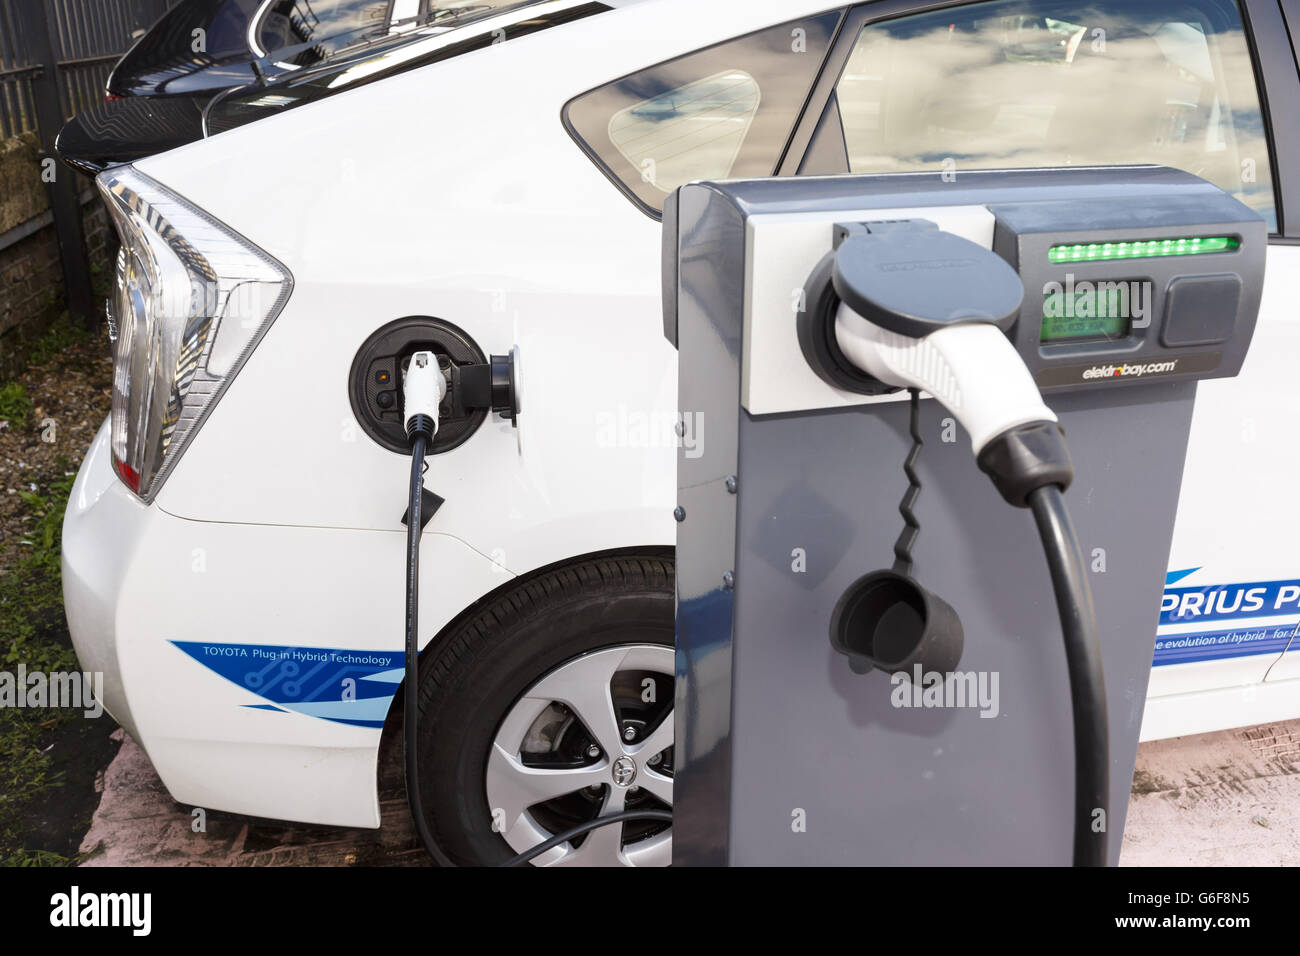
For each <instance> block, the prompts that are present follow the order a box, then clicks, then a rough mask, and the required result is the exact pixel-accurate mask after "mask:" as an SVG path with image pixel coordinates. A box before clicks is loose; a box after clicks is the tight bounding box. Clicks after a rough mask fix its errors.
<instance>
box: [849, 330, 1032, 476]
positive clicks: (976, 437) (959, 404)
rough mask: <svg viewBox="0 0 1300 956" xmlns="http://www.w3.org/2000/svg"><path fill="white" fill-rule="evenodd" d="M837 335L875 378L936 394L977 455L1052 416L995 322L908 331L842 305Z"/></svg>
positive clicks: (857, 364)
mask: <svg viewBox="0 0 1300 956" xmlns="http://www.w3.org/2000/svg"><path fill="white" fill-rule="evenodd" d="M835 339H836V342H837V343H838V344H839V347H840V350H841V351H842V352H843V353H844V356H845V357H846V358H847V359H849V361H851V362H852V363H853V364H854V365H856V366H857V367H858V368H860V369H862V370H863V371H864V372H866V373H868V374H869V375H871V376H872V377H873V378H876V379H879V380H880V381H881V382H884V383H885V384H886V385H892V386H895V387H898V388H921V389H923V390H924V391H926V392H928V393H929V394H931V395H933V396H934V397H935V398H937V399H938V400H939V401H940V403H942V404H943V406H944V407H945V408H947V409H948V410H949V411H950V412H952V414H953V415H954V416H956V418H957V420H958V421H959V422H961V424H962V427H963V428H965V429H966V431H967V432H968V433H969V434H970V437H971V445H972V447H973V449H974V451H975V454H976V455H978V454H979V453H980V452H981V451H983V450H984V446H985V445H987V444H988V443H989V441H990V440H991V439H992V438H994V437H995V436H997V435H1000V434H1002V433H1003V432H1007V431H1009V430H1011V429H1012V428H1015V427H1016V426H1018V425H1026V424H1029V423H1030V422H1055V421H1056V414H1055V413H1054V412H1053V411H1052V410H1051V409H1050V408H1048V407H1047V406H1046V405H1045V404H1044V403H1043V397H1042V395H1041V394H1039V391H1038V386H1036V385H1035V384H1034V380H1033V378H1032V377H1031V376H1030V374H1029V370H1028V369H1026V368H1025V363H1024V360H1023V359H1021V357H1020V353H1019V352H1017V351H1016V349H1015V346H1013V345H1012V344H1011V341H1010V340H1009V339H1008V338H1007V336H1006V333H1004V332H1003V331H1002V330H1001V329H999V328H998V327H997V326H996V325H990V324H985V323H980V322H969V323H961V324H957V325H949V326H945V327H943V328H940V329H937V330H935V331H933V332H931V333H929V334H928V335H924V336H922V337H920V338H913V337H912V336H909V335H900V334H899V333H897V332H891V331H889V330H888V329H885V328H881V327H880V326H879V325H875V324H874V323H872V322H869V321H867V320H866V319H865V318H863V317H862V316H860V315H858V313H857V312H855V311H854V310H853V309H851V308H849V306H848V305H845V304H841V305H840V308H839V312H838V314H837V315H836V319H835Z"/></svg>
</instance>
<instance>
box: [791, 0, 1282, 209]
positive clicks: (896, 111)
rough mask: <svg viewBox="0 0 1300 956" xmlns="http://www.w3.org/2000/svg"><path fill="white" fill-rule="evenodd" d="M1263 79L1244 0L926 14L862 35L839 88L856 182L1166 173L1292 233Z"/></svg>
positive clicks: (1014, 0) (991, 5)
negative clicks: (1120, 168)
mask: <svg viewBox="0 0 1300 956" xmlns="http://www.w3.org/2000/svg"><path fill="white" fill-rule="evenodd" d="M1254 77H1255V71H1254V68H1253V65H1252V61H1251V55H1250V50H1249V47H1248V45H1247V41H1246V36H1245V30H1244V28H1243V26H1242V20H1241V15H1240V12H1239V11H1238V9H1237V5H1236V4H1235V3H1233V2H1231V0H1178V2H1166V0H1154V2H1141V3H1139V2H1126V0H1101V2H1096V3H1093V2H1075V3H1062V2H1059V0H996V2H984V3H973V4H970V5H969V6H962V7H956V8H948V9H944V10H938V11H933V12H929V13H919V14H916V15H914V16H904V17H900V18H898V19H894V20H886V21H880V22H875V23H868V24H866V25H865V26H864V27H863V28H862V31H861V33H860V34H859V35H858V38H857V41H856V44H855V46H854V48H853V51H852V53H851V54H850V56H849V60H848V63H847V65H846V67H845V69H844V72H843V74H842V75H841V76H840V78H839V81H838V83H837V85H836V89H835V105H837V106H838V110H839V115H840V120H841V123H842V133H843V144H842V148H843V151H844V153H842V154H841V155H844V154H846V155H847V163H848V168H849V171H850V172H854V173H883V172H896V171H918V170H932V171H938V172H944V171H947V172H950V173H952V174H953V175H960V173H961V170H963V169H968V170H971V169H1001V168H1008V167H1027V166H1089V165H1112V164H1122V163H1159V164H1162V165H1166V166H1173V167H1176V168H1178V169H1183V170H1186V171H1187V172H1190V173H1194V174H1196V175H1197V176H1200V177H1202V178H1203V179H1207V180H1209V181H1210V182H1212V183H1214V184H1215V185H1217V186H1219V187H1220V188H1221V189H1223V190H1225V191H1226V192H1228V193H1230V194H1232V195H1234V196H1236V197H1237V198H1238V199H1240V200H1241V201H1242V202H1244V203H1245V204H1246V205H1248V206H1250V207H1251V208H1253V209H1255V210H1256V211H1257V212H1259V213H1260V214H1261V215H1263V216H1264V217H1265V218H1266V219H1267V220H1268V222H1269V228H1270V231H1273V232H1276V231H1277V218H1276V206H1275V199H1274V192H1273V176H1272V170H1271V168H1270V165H1269V149H1268V141H1267V138H1266V132H1265V123H1264V117H1263V113H1262V111H1261V109H1260V101H1259V94H1258V93H1257V91H1256V89H1255V81H1254ZM826 127H827V123H825V122H823V123H822V124H821V127H820V128H819V131H818V140H822V139H823V134H824V131H825V128H826ZM816 145H817V146H818V147H819V148H821V149H823V150H824V149H825V148H826V147H825V143H824V141H823V142H821V143H817V144H816ZM837 145H838V144H837Z"/></svg>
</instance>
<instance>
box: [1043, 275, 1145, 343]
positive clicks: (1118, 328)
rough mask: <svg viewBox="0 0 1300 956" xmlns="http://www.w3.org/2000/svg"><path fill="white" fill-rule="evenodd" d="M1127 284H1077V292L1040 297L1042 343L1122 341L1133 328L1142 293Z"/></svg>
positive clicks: (1062, 292) (1052, 292) (1051, 293)
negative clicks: (1091, 340)
mask: <svg viewBox="0 0 1300 956" xmlns="http://www.w3.org/2000/svg"><path fill="white" fill-rule="evenodd" d="M1131 285H1132V283H1128V282H1097V283H1080V284H1079V286H1078V287H1077V288H1067V289H1062V290H1061V291H1055V290H1051V289H1049V291H1048V292H1046V293H1045V294H1044V295H1043V327H1042V334H1041V335H1040V339H1041V341H1043V342H1045V343H1047V342H1077V341H1081V340H1087V339H1122V338H1124V337H1125V336H1127V335H1128V334H1129V330H1130V328H1131V327H1132V322H1133V316H1134V314H1135V313H1134V309H1135V308H1136V307H1140V306H1141V305H1142V299H1143V298H1144V297H1143V296H1142V294H1141V290H1140V289H1139V290H1137V291H1136V292H1135V290H1133V289H1131V288H1130V286H1131Z"/></svg>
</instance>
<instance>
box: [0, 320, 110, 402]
mask: <svg viewBox="0 0 1300 956" xmlns="http://www.w3.org/2000/svg"><path fill="white" fill-rule="evenodd" d="M91 337H92V333H90V332H89V331H87V329H86V326H85V324H84V323H83V322H81V321H79V320H78V319H76V318H74V317H73V315H72V313H70V312H62V313H60V314H59V315H58V317H57V318H55V319H54V320H53V321H52V322H51V323H50V325H49V328H47V329H46V330H45V333H44V334H43V335H42V336H41V337H40V338H39V339H37V340H36V342H35V343H33V344H32V347H31V348H30V349H28V351H27V364H28V365H31V366H41V365H44V364H45V363H46V362H48V361H49V360H50V359H52V358H54V357H55V356H57V355H61V354H63V353H64V352H66V351H67V350H68V349H69V348H71V347H72V346H74V345H80V344H81V343H82V342H85V341H86V340H87V339H89V338H91ZM6 387H8V386H6ZM2 417H3V416H2V415H0V418H2Z"/></svg>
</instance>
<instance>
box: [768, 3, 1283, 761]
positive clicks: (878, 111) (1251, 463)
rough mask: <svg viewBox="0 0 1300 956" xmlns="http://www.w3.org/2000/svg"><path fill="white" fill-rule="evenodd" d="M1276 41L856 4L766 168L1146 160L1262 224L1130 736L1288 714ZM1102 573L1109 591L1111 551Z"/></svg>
mask: <svg viewBox="0 0 1300 956" xmlns="http://www.w3.org/2000/svg"><path fill="white" fill-rule="evenodd" d="M1296 5H1297V4H1295V3H1290V4H1288V6H1290V7H1292V8H1294V7H1295V6H1296ZM1294 16H1295V19H1294V20H1293V25H1300V14H1295V15H1294ZM1287 36H1288V34H1287V32H1286V29H1285V25H1284V24H1283V22H1282V13H1281V9H1280V8H1279V6H1278V3H1277V0H1263V2H1255V0H1246V2H1243V3H1237V2H1234V0H1190V2H1183V3H1177V4H1174V3H1165V2H1161V0H1157V2H1142V3H1139V2H1136V0H1103V2H1101V3H1085V2H1083V0H1073V2H1058V0H980V2H974V3H971V2H958V3H948V4H942V5H936V4H933V3H929V4H921V3H917V2H910V0H886V2H880V3H872V4H866V5H863V6H859V7H857V8H854V10H853V11H852V12H851V13H850V15H849V17H848V18H847V20H846V23H845V24H844V27H843V29H842V30H841V31H840V34H839V37H838V39H837V41H836V45H835V48H834V49H833V51H832V54H831V56H830V57H829V59H828V66H827V69H826V70H825V71H824V72H823V75H822V76H821V78H820V79H819V82H818V84H817V87H816V89H815V91H814V95H813V96H812V98H811V100H810V102H811V103H812V104H816V108H815V109H810V110H809V111H808V112H807V113H806V115H805V116H804V118H803V120H802V121H801V123H800V125H799V127H798V129H797V130H796V132H795V134H794V137H793V139H792V142H791V145H790V148H789V149H788V150H787V153H786V158H785V161H784V163H783V165H782V168H781V169H780V172H781V173H782V174H784V175H819V174H836V173H844V172H851V173H877V172H898V171H912V172H919V173H926V172H931V173H934V174H936V175H939V176H941V177H943V178H944V179H945V181H952V182H958V181H960V178H961V175H962V172H963V171H965V170H972V169H978V168H1006V167H1020V166H1060V165H1111V164H1125V163H1161V164H1164V165H1169V166H1174V167H1177V168H1181V169H1186V170H1188V171H1189V172H1192V173H1195V174H1197V175H1199V176H1201V177H1203V178H1205V179H1208V180H1210V181H1211V182H1214V183H1215V184H1216V185H1218V186H1220V187H1221V188H1223V189H1225V190H1226V191H1228V192H1229V193H1231V194H1233V195H1235V196H1237V198H1239V199H1240V200H1241V201H1242V202H1244V203H1246V204H1247V205H1249V206H1251V207H1252V208H1254V209H1255V210H1256V211H1257V212H1259V213H1260V214H1261V215H1262V216H1264V217H1265V218H1266V219H1267V220H1268V221H1269V228H1270V232H1271V234H1272V235H1271V237H1270V243H1269V250H1268V279H1267V284H1266V289H1265V294H1264V300H1263V306H1262V308H1261V313H1260V317H1259V324H1258V326H1257V328H1256V332H1255V338H1254V343H1253V346H1252V349H1251V352H1250V356H1249V358H1248V359H1247V362H1246V366H1245V368H1244V369H1243V370H1242V373H1241V375H1240V376H1239V377H1237V378H1235V379H1222V380H1215V381H1208V382H1204V383H1202V384H1201V386H1200V389H1199V390H1198V394H1197V401H1196V406H1195V413H1194V416H1193V422H1192V430H1191V436H1190V439H1189V445H1188V453H1187V463H1186V467H1185V470H1184V476H1183V481H1182V487H1181V491H1180V501H1179V509H1178V520H1177V525H1176V528H1175V532H1174V541H1173V546H1172V552H1171V555H1170V560H1169V576H1168V580H1167V585H1166V592H1165V595H1164V599H1163V602H1162V610H1161V615H1160V620H1159V624H1158V632H1157V633H1158V640H1157V644H1156V648H1157V649H1156V656H1155V660H1154V662H1153V663H1154V665H1155V666H1154V668H1153V672H1152V677H1151V682H1150V687H1149V693H1148V706H1147V716H1146V726H1144V732H1143V733H1144V737H1147V738H1150V737H1159V736H1172V735H1176V734H1183V733H1196V732H1201V731H1205V730H1212V729H1217V728H1221V727H1231V726H1238V725H1242V724H1246V723H1254V722H1258V721H1261V720H1271V719H1280V718H1282V717H1292V716H1296V715H1297V714H1300V695H1298V694H1289V695H1286V694H1264V693H1262V692H1261V689H1262V688H1263V682H1264V681H1265V676H1266V675H1267V674H1269V672H1270V668H1271V667H1272V668H1274V674H1273V676H1275V677H1280V676H1281V675H1282V674H1284V673H1290V674H1291V676H1292V677H1295V676H1300V653H1293V654H1292V655H1291V657H1292V658H1294V660H1295V661H1296V664H1295V665H1294V672H1292V669H1291V667H1290V666H1289V665H1290V659H1288V660H1287V661H1286V662H1285V663H1286V664H1287V665H1288V666H1286V667H1284V666H1283V665H1282V664H1279V663H1278V662H1279V658H1280V657H1281V656H1282V654H1283V651H1284V648H1286V647H1287V646H1288V644H1289V643H1291V641H1292V634H1293V633H1294V632H1295V631H1296V629H1297V622H1298V621H1300V580H1297V579H1300V559H1297V558H1296V557H1294V556H1293V554H1294V548H1293V547H1292V546H1291V538H1292V537H1293V535H1294V534H1295V531H1296V527H1295V521H1294V518H1293V517H1292V516H1293V514H1294V512H1293V511H1291V510H1290V509H1289V506H1288V502H1289V501H1290V500H1291V489H1292V487H1293V484H1294V473H1295V471H1296V465H1297V463H1300V451H1297V445H1296V442H1295V436H1294V427H1293V423H1294V422H1295V421H1296V420H1297V415H1298V414H1300V389H1297V388H1296V387H1295V386H1294V385H1293V384H1292V382H1293V376H1294V371H1293V370H1294V368H1295V366H1296V364H1297V360H1298V359H1300V320H1298V319H1297V316H1296V313H1295V310H1294V307H1293V305H1292V303H1294V302H1295V301H1296V295H1295V293H1296V292H1297V291H1300V288H1298V286H1300V248H1297V243H1298V242H1300V197H1297V196H1296V195H1295V191H1296V188H1297V187H1296V185H1295V184H1296V183H1297V176H1296V175H1294V162H1295V161H1297V159H1298V158H1300V142H1298V139H1300V137H1298V135H1297V132H1296V129H1295V124H1294V123H1291V124H1288V123H1284V122H1280V121H1279V117H1280V116H1282V115H1283V113H1282V111H1283V107H1284V106H1290V105H1293V104H1294V103H1295V102H1296V88H1297V79H1296V65H1295V59H1294V57H1293V54H1292V51H1291V49H1290V46H1289V43H1288V40H1287ZM823 103H824V104H825V105H824V106H822V105H821V104H823ZM1270 118H1272V119H1273V120H1274V122H1273V123H1272V124H1270ZM1288 173H1290V174H1291V175H1288ZM1288 209H1290V210H1292V216H1291V219H1290V221H1289V222H1288V220H1287V218H1286V215H1285V214H1286V212H1287V210H1288ZM1117 439H1119V440H1122V428H1121V427H1119V426H1118V424H1117ZM1175 490H1177V489H1171V493H1172V492H1173V491H1175ZM1105 573H1112V574H1115V573H1119V574H1122V573H1123V555H1122V554H1115V553H1111V554H1110V555H1109V560H1108V564H1107V570H1106V572H1105ZM1275 665H1276V666H1275Z"/></svg>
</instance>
